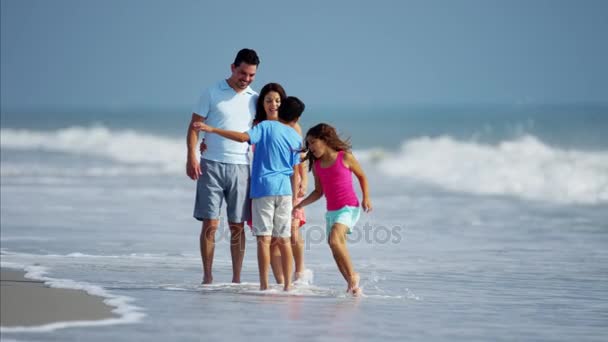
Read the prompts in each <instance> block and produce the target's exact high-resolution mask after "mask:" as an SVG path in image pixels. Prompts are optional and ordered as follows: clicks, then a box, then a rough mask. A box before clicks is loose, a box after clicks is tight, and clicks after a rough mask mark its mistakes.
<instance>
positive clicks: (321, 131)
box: [302, 123, 352, 171]
mask: <svg viewBox="0 0 608 342" xmlns="http://www.w3.org/2000/svg"><path fill="white" fill-rule="evenodd" d="M309 137H310V138H313V139H319V140H323V141H324V142H325V144H327V146H328V147H330V148H331V149H333V150H336V151H346V152H350V151H351V149H352V145H351V144H350V139H346V140H342V139H340V136H339V135H338V132H336V129H335V128H333V127H332V126H330V125H328V124H326V123H320V124H318V125H316V126H314V127H312V128H311V129H309V130H308V132H306V138H305V145H304V150H303V151H302V152H306V156H305V157H304V159H307V160H308V170H309V171H312V167H313V164H314V162H315V160H317V158H315V156H314V155H313V154H312V153H311V152H310V150H309V149H308V138H309Z"/></svg>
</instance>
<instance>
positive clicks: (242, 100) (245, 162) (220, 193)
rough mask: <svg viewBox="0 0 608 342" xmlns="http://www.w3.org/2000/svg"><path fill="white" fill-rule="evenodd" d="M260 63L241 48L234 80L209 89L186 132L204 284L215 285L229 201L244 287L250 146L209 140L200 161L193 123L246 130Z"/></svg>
mask: <svg viewBox="0 0 608 342" xmlns="http://www.w3.org/2000/svg"><path fill="white" fill-rule="evenodd" d="M259 64H260V60H259V58H258V55H257V54H256V52H255V51H254V50H251V49H242V50H241V51H239V52H238V54H237V55H236V58H235V59H234V63H233V64H232V65H231V66H230V70H231V72H232V74H231V75H230V78H228V79H226V80H222V81H220V82H218V83H216V84H215V85H212V86H211V87H210V88H208V89H207V90H205V91H204V92H203V93H202V95H201V97H200V100H199V104H198V106H197V107H196V108H195V110H194V111H193V113H192V119H191V121H190V125H189V127H188V135H187V146H188V159H187V164H186V173H187V174H188V176H189V177H190V178H191V179H193V180H197V189H196V201H195V205H194V218H196V219H197V220H199V221H203V225H202V229H201V233H200V237H199V240H200V251H201V258H202V261H203V284H211V283H212V282H213V275H212V272H211V271H212V265H213V255H214V251H215V234H216V231H217V228H218V226H219V218H220V208H221V206H222V203H223V201H224V200H225V201H226V211H227V218H228V225H229V226H230V254H231V256H232V282H233V283H240V282H241V267H242V265H243V256H244V253H245V235H244V222H245V221H246V220H247V219H248V218H249V217H250V215H251V214H250V206H249V202H248V193H249V157H248V148H249V147H248V145H247V144H242V143H238V142H234V141H231V140H228V139H224V138H222V137H220V136H218V135H215V134H210V135H208V136H205V142H206V144H207V150H206V151H205V152H204V153H203V155H201V161H200V164H199V162H198V160H197V145H198V131H197V130H196V129H194V127H193V124H194V123H196V122H204V123H207V124H209V125H212V126H214V127H219V128H222V129H227V130H235V131H246V130H248V129H249V128H250V126H251V121H252V119H253V117H254V116H255V104H256V100H257V95H258V94H257V93H256V92H255V91H253V90H252V89H251V88H250V87H249V85H250V84H251V83H252V82H253V80H254V79H255V74H256V72H257V68H258V65H259Z"/></svg>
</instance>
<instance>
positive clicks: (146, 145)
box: [0, 126, 186, 175]
mask: <svg viewBox="0 0 608 342" xmlns="http://www.w3.org/2000/svg"><path fill="white" fill-rule="evenodd" d="M0 146H2V148H3V149H4V148H8V149H16V150H39V151H48V152H63V153H69V154H77V155H88V156H98V157H104V158H109V159H111V160H114V161H116V162H121V163H125V164H131V165H143V166H145V165H155V166H160V169H159V170H157V171H165V172H175V171H177V170H179V171H183V169H184V163H185V158H186V155H185V152H184V151H185V148H184V147H185V140H184V139H177V138H174V139H172V138H168V137H161V136H155V135H150V134H144V133H138V132H135V131H132V130H124V131H113V130H110V129H108V128H106V127H104V126H92V127H70V128H65V129H59V130H56V131H32V130H16V129H2V130H0ZM110 170H111V171H108V170H106V169H103V170H98V169H97V170H96V169H95V168H91V169H90V170H88V172H89V173H90V174H92V175H95V174H101V175H105V174H106V173H108V172H109V173H110V175H111V173H112V172H115V173H118V174H122V173H123V172H124V171H125V170H123V169H121V168H116V167H113V168H112V169H110ZM13 172H14V171H13ZM136 172H144V173H145V171H142V170H141V169H140V170H138V171H136Z"/></svg>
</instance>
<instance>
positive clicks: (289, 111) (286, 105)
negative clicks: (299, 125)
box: [279, 96, 306, 122]
mask: <svg viewBox="0 0 608 342" xmlns="http://www.w3.org/2000/svg"><path fill="white" fill-rule="evenodd" d="M305 107H306V106H304V102H302V101H300V99H299V98H297V97H295V96H287V98H285V100H284V101H283V102H281V106H280V107H279V119H281V120H283V121H285V122H293V121H296V120H297V119H298V118H299V117H300V115H302V113H303V112H304V108H305Z"/></svg>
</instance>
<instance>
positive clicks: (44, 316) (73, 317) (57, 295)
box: [0, 268, 119, 327]
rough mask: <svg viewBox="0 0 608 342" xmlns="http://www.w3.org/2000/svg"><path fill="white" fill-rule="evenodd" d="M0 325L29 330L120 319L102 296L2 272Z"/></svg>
mask: <svg viewBox="0 0 608 342" xmlns="http://www.w3.org/2000/svg"><path fill="white" fill-rule="evenodd" d="M0 273H1V275H0V285H1V286H0V325H1V326H2V327H15V326H20V327H28V326H38V325H44V324H49V323H56V322H70V321H94V320H102V319H110V318H117V317H119V316H118V315H116V314H114V313H112V310H113V309H114V308H113V307H111V306H108V305H106V304H105V303H104V302H103V300H104V298H102V297H96V296H91V295H89V294H87V293H86V292H84V291H80V290H72V289H57V288H50V287H48V286H46V285H44V283H43V282H41V281H38V280H33V279H28V278H25V277H24V275H25V272H23V271H20V270H15V269H8V268H2V269H1V270H0Z"/></svg>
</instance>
